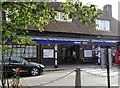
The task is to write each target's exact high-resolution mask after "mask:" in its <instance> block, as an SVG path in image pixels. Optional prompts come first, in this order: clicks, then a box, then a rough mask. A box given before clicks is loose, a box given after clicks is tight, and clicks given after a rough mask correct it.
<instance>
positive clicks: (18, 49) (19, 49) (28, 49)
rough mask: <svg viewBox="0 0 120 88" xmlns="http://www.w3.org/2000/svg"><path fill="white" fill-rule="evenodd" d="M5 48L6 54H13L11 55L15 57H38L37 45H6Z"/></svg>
mask: <svg viewBox="0 0 120 88" xmlns="http://www.w3.org/2000/svg"><path fill="white" fill-rule="evenodd" d="M4 48H5V50H4V51H5V53H4V56H10V54H11V56H14V57H20V56H22V57H25V58H36V57H37V46H30V45H27V46H25V45H13V46H12V45H4ZM6 48H7V49H6ZM24 52H25V53H24Z"/></svg>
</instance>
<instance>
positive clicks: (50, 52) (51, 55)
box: [43, 49, 54, 58]
mask: <svg viewBox="0 0 120 88" xmlns="http://www.w3.org/2000/svg"><path fill="white" fill-rule="evenodd" d="M43 58H54V49H43Z"/></svg>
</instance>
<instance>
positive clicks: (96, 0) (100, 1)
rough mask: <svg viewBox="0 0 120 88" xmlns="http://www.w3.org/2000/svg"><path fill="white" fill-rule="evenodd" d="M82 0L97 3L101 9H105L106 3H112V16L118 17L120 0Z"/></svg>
mask: <svg viewBox="0 0 120 88" xmlns="http://www.w3.org/2000/svg"><path fill="white" fill-rule="evenodd" d="M58 1H60V2H61V1H65V0H58ZM80 1H82V2H83V3H84V4H86V3H91V4H95V5H97V6H98V8H100V9H101V10H103V6H104V5H106V4H111V5H112V16H113V17H114V18H116V19H118V2H120V0H80Z"/></svg>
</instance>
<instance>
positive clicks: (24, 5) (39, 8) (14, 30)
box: [2, 2, 57, 44]
mask: <svg viewBox="0 0 120 88" xmlns="http://www.w3.org/2000/svg"><path fill="white" fill-rule="evenodd" d="M2 11H3V12H5V13H6V17H7V18H9V19H10V22H6V20H3V24H2V30H3V33H2V34H3V36H2V37H3V39H12V44H22V43H23V44H25V43H24V41H23V38H21V37H20V36H18V35H25V34H26V33H28V30H27V29H29V28H30V27H33V26H35V27H37V28H38V29H39V31H40V32H41V31H43V30H44V26H45V25H47V24H49V23H50V22H56V20H55V19H54V18H55V16H56V15H57V13H56V12H55V11H54V9H53V8H48V7H47V6H46V2H3V3H2ZM27 39H28V38H27ZM29 40H30V39H29ZM27 41H28V40H27ZM3 43H6V42H3ZM31 43H33V42H31Z"/></svg>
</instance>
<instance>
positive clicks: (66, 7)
mask: <svg viewBox="0 0 120 88" xmlns="http://www.w3.org/2000/svg"><path fill="white" fill-rule="evenodd" d="M61 8H62V10H63V11H64V15H63V17H65V15H66V14H68V16H69V18H75V19H78V20H79V21H80V22H81V23H82V24H84V25H89V26H91V27H96V24H95V20H96V19H97V18H98V17H99V16H101V15H102V14H103V12H102V11H101V10H100V9H98V8H97V6H96V5H92V4H90V5H83V3H82V2H79V3H78V2H66V3H64V4H62V5H61ZM65 19H66V18H65Z"/></svg>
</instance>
